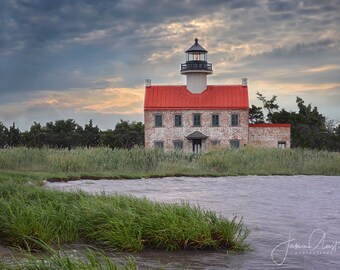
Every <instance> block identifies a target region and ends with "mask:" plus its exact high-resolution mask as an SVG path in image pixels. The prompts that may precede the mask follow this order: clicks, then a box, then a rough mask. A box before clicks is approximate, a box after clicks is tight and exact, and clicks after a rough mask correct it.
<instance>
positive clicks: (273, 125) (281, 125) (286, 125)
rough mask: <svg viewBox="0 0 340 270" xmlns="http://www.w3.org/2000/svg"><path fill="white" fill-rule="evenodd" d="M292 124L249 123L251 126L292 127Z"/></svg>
mask: <svg viewBox="0 0 340 270" xmlns="http://www.w3.org/2000/svg"><path fill="white" fill-rule="evenodd" d="M291 126H292V125H291V124H267V123H264V124H249V127H261V128H262V127H264V128H265V127H269V128H271V127H289V128H290V127H291Z"/></svg>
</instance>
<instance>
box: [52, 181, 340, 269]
mask: <svg viewBox="0 0 340 270" xmlns="http://www.w3.org/2000/svg"><path fill="white" fill-rule="evenodd" d="M46 185H47V187H50V188H55V189H62V190H67V191H70V190H74V189H81V190H83V191H86V192H89V193H99V192H103V191H104V192H105V193H107V194H114V193H123V194H132V195H134V196H137V197H147V198H149V199H151V200H154V201H161V202H168V203H172V202H181V201H183V200H185V201H188V202H190V203H191V204H199V205H200V206H201V207H202V208H205V209H209V210H214V211H216V212H218V213H221V214H222V215H223V216H225V217H228V218H232V217H233V216H234V215H237V216H239V217H243V219H244V223H245V225H246V226H247V227H248V229H250V235H249V237H248V238H247V241H248V243H250V245H251V247H252V249H253V251H250V252H246V253H240V254H228V253H227V252H225V251H180V252H159V251H144V252H138V253H133V254H132V255H133V256H134V257H135V258H136V259H137V262H138V264H140V269H144V267H145V268H147V267H151V268H153V267H155V268H156V267H158V266H161V267H163V269H261V270H262V269H340V176H241V177H220V178H206V177H199V178H190V177H169V178H159V179H158V178H157V179H156V178H155V179H141V180H80V181H70V182H66V183H65V182H64V183H47V184H46ZM112 256H116V255H114V254H112Z"/></svg>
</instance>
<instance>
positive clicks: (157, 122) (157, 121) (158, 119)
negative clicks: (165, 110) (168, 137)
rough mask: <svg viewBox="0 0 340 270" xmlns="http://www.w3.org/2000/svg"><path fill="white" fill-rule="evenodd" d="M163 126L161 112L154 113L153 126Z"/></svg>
mask: <svg viewBox="0 0 340 270" xmlns="http://www.w3.org/2000/svg"><path fill="white" fill-rule="evenodd" d="M162 126H163V116H162V115H161V114H156V115H155V127H162Z"/></svg>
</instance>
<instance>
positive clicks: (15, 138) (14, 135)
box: [7, 123, 21, 147]
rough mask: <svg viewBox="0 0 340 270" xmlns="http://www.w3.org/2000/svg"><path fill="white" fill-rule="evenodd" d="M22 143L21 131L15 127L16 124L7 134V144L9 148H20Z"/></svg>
mask: <svg viewBox="0 0 340 270" xmlns="http://www.w3.org/2000/svg"><path fill="white" fill-rule="evenodd" d="M20 143H21V133H20V130H19V129H18V128H17V127H16V126H15V123H13V125H12V126H11V127H10V128H9V130H8V133H7V144H8V146H9V147H16V146H19V145H20Z"/></svg>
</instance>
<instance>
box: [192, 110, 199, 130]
mask: <svg viewBox="0 0 340 270" xmlns="http://www.w3.org/2000/svg"><path fill="white" fill-rule="evenodd" d="M193 124H194V127H200V126H201V114H199V113H195V114H194V115H193Z"/></svg>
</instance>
